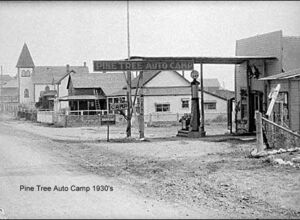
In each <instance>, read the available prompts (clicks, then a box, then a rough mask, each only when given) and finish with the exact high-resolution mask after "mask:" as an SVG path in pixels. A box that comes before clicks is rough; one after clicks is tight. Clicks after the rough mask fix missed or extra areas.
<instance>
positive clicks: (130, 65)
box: [94, 60, 194, 71]
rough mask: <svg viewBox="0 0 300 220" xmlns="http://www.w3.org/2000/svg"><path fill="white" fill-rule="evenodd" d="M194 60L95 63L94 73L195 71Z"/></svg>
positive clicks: (108, 61)
mask: <svg viewBox="0 0 300 220" xmlns="http://www.w3.org/2000/svg"><path fill="white" fill-rule="evenodd" d="M193 69H194V62H193V60H163V61H154V60H148V61H146V60H142V61H134V60H130V61H117V60H116V61H111V60H106V61H105V60H101V61H100V60H99V61H94V71H127V70H128V71H137V70H144V71H146V70H193Z"/></svg>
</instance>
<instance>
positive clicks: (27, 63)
mask: <svg viewBox="0 0 300 220" xmlns="http://www.w3.org/2000/svg"><path fill="white" fill-rule="evenodd" d="M16 67H17V68H21V67H24V68H25V67H26V68H31V67H34V63H33V60H32V57H31V55H30V52H29V50H28V47H27V44H26V43H24V45H23V49H22V52H21V54H20V56H19V60H18V62H17V66H16Z"/></svg>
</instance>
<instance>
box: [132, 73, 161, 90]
mask: <svg viewBox="0 0 300 220" xmlns="http://www.w3.org/2000/svg"><path fill="white" fill-rule="evenodd" d="M160 72H161V71H143V81H140V82H139V86H141V85H143V86H144V85H145V84H146V83H147V82H149V81H150V80H151V79H153V78H154V77H155V76H157V75H158V73H160ZM138 81H139V76H137V77H135V78H134V79H133V80H132V81H131V88H136V87H138Z"/></svg>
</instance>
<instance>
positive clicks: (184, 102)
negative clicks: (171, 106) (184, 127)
mask: <svg viewBox="0 0 300 220" xmlns="http://www.w3.org/2000/svg"><path fill="white" fill-rule="evenodd" d="M181 108H189V100H188V99H181Z"/></svg>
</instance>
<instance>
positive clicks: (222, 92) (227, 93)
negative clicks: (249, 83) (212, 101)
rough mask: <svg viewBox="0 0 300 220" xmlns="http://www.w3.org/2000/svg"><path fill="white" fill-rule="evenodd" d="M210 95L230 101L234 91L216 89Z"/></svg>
mask: <svg viewBox="0 0 300 220" xmlns="http://www.w3.org/2000/svg"><path fill="white" fill-rule="evenodd" d="M211 93H213V94H215V95H218V96H220V97H223V98H224V99H232V98H234V96H235V94H234V91H230V90H227V89H218V90H215V91H213V92H211Z"/></svg>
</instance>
